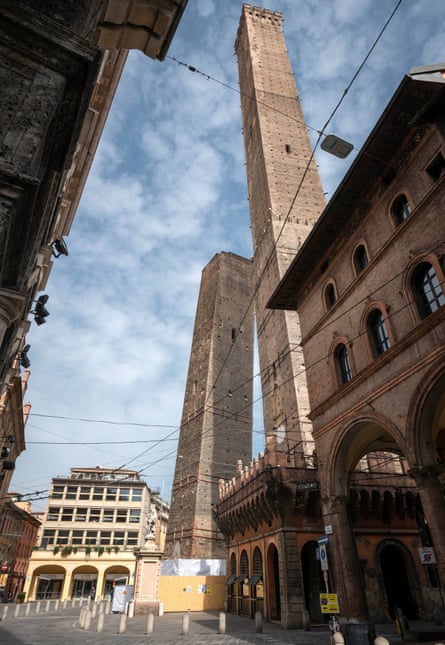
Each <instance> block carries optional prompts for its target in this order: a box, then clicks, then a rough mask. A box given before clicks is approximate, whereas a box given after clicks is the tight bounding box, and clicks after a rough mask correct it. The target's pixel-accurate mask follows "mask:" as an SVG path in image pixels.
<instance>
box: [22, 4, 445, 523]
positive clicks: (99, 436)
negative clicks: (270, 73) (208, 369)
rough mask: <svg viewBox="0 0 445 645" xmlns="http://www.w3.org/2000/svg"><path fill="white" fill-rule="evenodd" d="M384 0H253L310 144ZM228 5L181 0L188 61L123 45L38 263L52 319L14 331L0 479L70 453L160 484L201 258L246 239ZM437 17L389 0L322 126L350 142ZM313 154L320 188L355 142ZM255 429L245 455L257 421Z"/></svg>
mask: <svg viewBox="0 0 445 645" xmlns="http://www.w3.org/2000/svg"><path fill="white" fill-rule="evenodd" d="M255 4H258V5H260V4H261V3H260V2H257V3H255ZM396 5H397V0H377V1H376V0H331V1H330V2H326V0H274V2H273V3H272V2H270V3H269V2H268V3H266V4H261V6H263V7H265V8H268V9H271V10H274V11H281V12H282V13H283V18H284V26H283V28H284V34H285V38H286V43H287V47H288V50H289V55H290V58H291V62H292V66H293V70H294V74H295V77H296V82H297V86H298V89H299V92H300V96H301V99H302V105H303V110H304V113H305V117H306V121H307V123H308V125H309V126H310V127H311V128H313V129H314V130H311V137H312V139H313V141H315V130H317V129H320V128H321V127H322V126H323V124H324V123H325V122H326V120H327V118H328V116H329V114H330V113H331V111H332V109H333V108H334V107H335V105H336V104H337V102H338V100H339V99H340V97H341V96H342V94H343V91H344V89H345V88H346V87H347V86H348V84H349V82H350V81H351V79H352V77H353V75H354V73H355V72H356V70H357V69H358V67H359V65H360V64H361V62H362V61H363V59H364V57H365V55H366V54H367V53H368V51H369V49H370V47H371V45H372V44H373V42H374V40H375V39H376V37H377V35H378V34H379V32H380V30H381V28H382V27H383V25H384V23H385V22H386V20H387V18H388V17H389V15H390V14H391V12H392V11H393V9H394V8H395V7H396ZM221 6H223V8H221ZM241 6H242V3H241V2H239V1H238V0H224V2H223V3H221V2H220V1H218V0H189V3H188V7H187V9H186V11H185V14H184V16H183V19H182V21H181V23H180V26H179V28H178V31H177V33H176V36H175V38H174V40H173V42H172V45H171V47H170V50H169V54H168V55H169V57H172V58H176V59H177V60H178V61H180V62H181V63H185V64H186V65H181V64H180V63H178V62H175V61H173V60H171V58H167V59H166V60H165V61H163V62H159V61H153V60H151V59H148V58H146V57H144V56H143V55H142V54H141V53H139V52H131V54H130V57H129V59H128V62H127V65H126V68H125V70H124V74H123V77H122V80H121V83H120V85H119V88H118V91H117V94H116V97H115V100H114V103H113V106H112V109H111V112H110V116H109V119H108V122H107V125H106V128H105V131H104V134H103V137H102V140H101V143H100V145H99V149H98V153H97V155H96V158H95V161H94V164H93V168H92V171H91V173H90V177H89V179H88V182H87V186H86V188H85V191H84V194H83V197H82V200H81V203H80V206H79V209H78V213H77V216H76V219H75V221H74V224H73V227H72V230H71V234H70V235H69V236H68V237H67V238H66V242H67V244H68V247H69V256H68V257H63V256H62V257H60V258H58V259H55V260H54V267H53V270H52V274H51V277H50V280H49V283H48V285H47V289H46V290H45V293H47V294H49V300H48V303H47V308H48V310H49V311H50V316H49V317H48V319H47V323H46V324H45V325H41V326H40V327H37V326H36V325H35V324H32V327H31V331H30V333H29V334H28V339H27V340H28V342H29V343H30V344H31V350H30V352H29V357H30V359H31V362H32V364H31V378H30V383H29V388H28V391H27V393H26V397H25V400H26V401H29V402H30V403H31V404H32V410H31V413H32V415H31V417H30V419H29V422H28V425H27V428H26V443H27V450H26V451H25V452H24V453H23V454H22V455H21V456H20V457H19V459H18V461H17V467H16V471H15V474H14V478H13V482H12V489H14V490H17V491H20V492H22V493H30V492H32V491H45V490H47V489H48V488H49V485H50V482H51V478H52V477H54V476H60V475H66V474H68V472H69V469H70V467H71V466H95V465H101V466H108V467H118V466H121V465H127V466H128V467H131V468H135V469H136V470H140V471H141V473H142V474H143V476H144V478H145V479H146V481H147V483H148V485H149V486H150V487H152V488H159V489H160V490H161V492H162V493H163V495H164V497H165V498H167V499H169V497H170V489H171V484H172V477H173V471H174V463H175V449H176V443H177V437H178V427H179V423H180V418H181V412H182V404H183V395H184V386H185V379H186V376H187V368H188V361H189V353H190V346H191V339H192V331H193V322H194V315H195V309H196V304H197V296H198V290H199V282H200V275H201V271H202V269H203V267H204V266H205V265H206V264H207V263H208V262H209V261H210V259H211V258H212V257H213V255H214V254H215V253H218V252H220V251H233V252H236V253H239V254H241V255H244V256H246V257H250V255H251V252H252V247H251V238H250V228H249V211H248V201H247V187H246V176H245V166H244V151H243V140H242V132H241V115H240V109H239V103H240V101H239V95H238V92H237V88H238V76H237V61H236V57H235V55H234V47H233V45H234V41H235V37H236V32H237V28H238V22H239V16H240V13H241ZM442 27H443V0H428V1H424V2H419V1H418V0H403V1H402V2H401V4H400V6H399V8H398V10H397V12H396V14H395V16H394V18H393V19H392V21H391V23H390V25H389V27H388V28H387V30H386V31H385V33H384V34H383V36H382V38H381V39H380V41H379V43H378V44H377V46H376V48H375V50H374V51H373V52H372V54H371V56H370V58H369V60H368V61H367V63H366V65H365V67H364V68H363V70H362V71H361V73H360V75H359V76H358V78H357V80H356V81H355V82H354V84H353V86H352V88H351V89H350V91H349V92H348V94H347V96H346V98H345V100H344V101H343V103H342V105H341V107H340V109H339V111H338V112H337V114H336V117H335V119H334V120H333V121H332V123H331V124H330V127H329V132H335V133H336V134H338V135H339V136H341V137H343V138H344V139H347V140H348V141H350V142H351V143H353V144H354V148H355V151H357V150H358V149H359V148H360V146H361V144H362V143H363V141H364V140H365V138H366V136H367V135H368V134H369V131H370V130H371V129H372V127H373V126H374V124H375V122H376V120H377V118H378V117H379V115H380V114H381V112H382V110H383V109H384V107H385V106H386V104H387V102H388V101H389V99H390V97H391V95H392V94H393V92H394V90H395V89H396V87H397V86H398V84H399V83H400V81H401V79H402V77H403V75H404V74H405V73H407V72H408V71H409V70H410V68H411V67H413V66H417V65H426V64H431V63H436V62H440V61H445V51H444V49H445V47H444V40H443V28H442ZM187 65H192V66H193V67H195V68H196V69H197V70H198V72H191V71H189V70H188V68H187ZM208 77H210V78H208ZM226 85H228V86H230V88H232V89H229V88H228V87H226ZM316 158H317V163H318V165H319V170H320V175H321V179H322V183H323V186H324V190H325V191H326V193H327V198H328V199H329V197H330V196H331V195H332V194H333V192H334V190H335V188H336V186H337V184H338V183H339V181H340V180H341V178H342V177H343V175H344V173H345V171H346V170H347V168H348V166H349V164H350V162H351V161H352V159H353V155H351V156H350V157H349V158H348V159H347V160H345V161H341V160H339V159H337V158H335V157H332V156H329V155H328V154H326V153H323V152H321V151H318V152H317V154H316ZM40 415H43V416H40ZM80 419H87V420H89V421H81V420H80ZM104 422H111V423H104ZM254 430H255V434H254V447H255V451H254V452H258V450H261V449H262V446H263V435H262V431H261V427H260V420H259V419H258V420H257V421H256V423H255V429H254ZM41 442H44V443H41ZM88 442H125V443H113V444H102V445H88ZM137 442H138V443H137ZM42 496H44V494H42ZM36 497H38V495H36ZM44 507H45V500H44V499H42V500H40V501H36V502H34V503H33V508H35V509H36V510H38V509H43V508H44Z"/></svg>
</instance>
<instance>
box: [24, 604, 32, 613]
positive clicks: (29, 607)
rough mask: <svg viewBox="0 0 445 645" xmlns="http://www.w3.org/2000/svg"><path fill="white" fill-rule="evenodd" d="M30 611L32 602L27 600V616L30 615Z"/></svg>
mask: <svg viewBox="0 0 445 645" xmlns="http://www.w3.org/2000/svg"><path fill="white" fill-rule="evenodd" d="M30 611H31V603H29V602H27V603H26V609H25V616H29V612H30Z"/></svg>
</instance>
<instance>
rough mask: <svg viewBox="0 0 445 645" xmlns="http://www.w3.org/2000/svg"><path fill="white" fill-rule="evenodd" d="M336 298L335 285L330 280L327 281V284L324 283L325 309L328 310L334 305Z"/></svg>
mask: <svg viewBox="0 0 445 645" xmlns="http://www.w3.org/2000/svg"><path fill="white" fill-rule="evenodd" d="M336 300H337V294H336V293H335V287H334V285H333V284H332V282H329V284H327V285H326V289H325V290H324V301H325V304H326V309H327V310H328V311H329V309H331V308H332V307H333V306H334V305H335V303H336Z"/></svg>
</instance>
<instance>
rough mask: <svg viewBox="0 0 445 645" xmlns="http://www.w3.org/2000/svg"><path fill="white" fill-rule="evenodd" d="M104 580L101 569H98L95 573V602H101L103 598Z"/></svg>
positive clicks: (103, 573)
mask: <svg viewBox="0 0 445 645" xmlns="http://www.w3.org/2000/svg"><path fill="white" fill-rule="evenodd" d="M104 579H105V572H104V571H103V570H102V569H99V571H98V572H97V580H96V598H95V600H101V599H102V598H103V597H104Z"/></svg>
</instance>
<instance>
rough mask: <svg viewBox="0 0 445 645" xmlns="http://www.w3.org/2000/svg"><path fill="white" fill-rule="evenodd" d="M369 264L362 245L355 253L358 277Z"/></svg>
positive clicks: (355, 266)
mask: <svg viewBox="0 0 445 645" xmlns="http://www.w3.org/2000/svg"><path fill="white" fill-rule="evenodd" d="M368 262H369V260H368V254H367V253H366V249H365V247H364V245H363V244H360V245H359V246H358V247H357V248H356V249H355V251H354V268H355V272H356V274H357V275H358V274H359V273H361V271H363V269H364V268H365V267H367V266H368Z"/></svg>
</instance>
